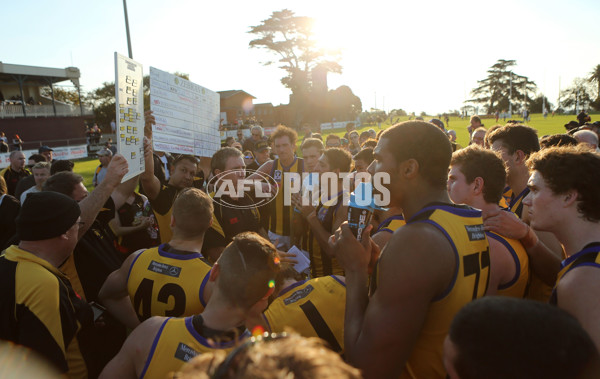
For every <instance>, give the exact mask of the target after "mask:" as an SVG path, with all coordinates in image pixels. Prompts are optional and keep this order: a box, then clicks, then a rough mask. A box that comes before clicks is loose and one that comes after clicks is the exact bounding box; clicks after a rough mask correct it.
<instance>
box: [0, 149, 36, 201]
mask: <svg viewBox="0 0 600 379" xmlns="http://www.w3.org/2000/svg"><path fill="white" fill-rule="evenodd" d="M9 160H10V165H9V166H8V167H7V168H5V169H4V170H2V171H0V176H2V177H3V178H4V180H5V181H6V188H7V193H8V194H9V195H11V196H14V195H15V190H16V189H17V183H18V182H19V180H21V179H22V178H25V177H27V176H29V175H31V172H29V170H27V169H26V168H25V154H23V152H22V151H20V150H15V151H13V152H12V153H10V156H9Z"/></svg>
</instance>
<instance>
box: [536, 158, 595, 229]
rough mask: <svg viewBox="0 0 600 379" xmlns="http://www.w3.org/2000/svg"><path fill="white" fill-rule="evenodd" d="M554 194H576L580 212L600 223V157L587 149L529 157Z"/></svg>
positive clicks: (590, 219)
mask: <svg viewBox="0 0 600 379" xmlns="http://www.w3.org/2000/svg"><path fill="white" fill-rule="evenodd" d="M527 166H528V167H529V169H530V170H535V171H538V172H539V173H540V174H541V175H542V177H543V178H544V181H545V182H546V184H548V186H549V187H550V189H551V190H552V192H554V193H555V194H563V193H566V192H567V191H569V190H573V189H574V190H576V191H577V201H578V204H577V209H578V210H579V212H580V213H581V214H583V216H584V217H585V218H586V219H587V220H588V221H590V222H598V221H600V192H598V189H599V188H600V155H598V154H596V153H594V152H591V151H589V150H587V149H586V147H584V146H567V147H550V148H548V149H543V150H540V151H539V152H538V153H535V154H533V155H531V157H529V159H528V160H527Z"/></svg>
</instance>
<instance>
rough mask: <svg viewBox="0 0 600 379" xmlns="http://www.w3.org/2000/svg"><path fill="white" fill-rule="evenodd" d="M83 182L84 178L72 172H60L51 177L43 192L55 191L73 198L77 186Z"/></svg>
mask: <svg viewBox="0 0 600 379" xmlns="http://www.w3.org/2000/svg"><path fill="white" fill-rule="evenodd" d="M81 182H83V176H81V175H79V174H76V173H74V172H71V171H62V172H58V173H56V174H54V175H52V176H51V177H49V178H48V179H47V180H46V181H45V182H44V185H43V186H42V191H54V192H59V193H62V194H63V195H67V196H69V197H73V191H74V190H75V186H76V185H78V184H79V183H81Z"/></svg>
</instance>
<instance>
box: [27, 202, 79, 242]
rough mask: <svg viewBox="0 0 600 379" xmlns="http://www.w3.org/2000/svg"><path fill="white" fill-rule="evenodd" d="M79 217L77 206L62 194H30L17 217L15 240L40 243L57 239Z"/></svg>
mask: <svg viewBox="0 0 600 379" xmlns="http://www.w3.org/2000/svg"><path fill="white" fill-rule="evenodd" d="M80 215H81V210H80V209H79V204H77V202H76V201H75V200H73V199H71V198H70V197H68V196H66V195H63V194H62V193H58V192H52V191H44V192H37V193H30V194H29V195H28V196H27V201H25V202H24V203H23V205H22V206H21V211H20V212H19V215H18V216H17V219H16V222H17V225H16V226H17V238H18V239H19V240H21V241H40V240H45V239H50V238H54V237H58V236H60V235H61V234H64V233H65V232H66V231H67V230H69V229H70V228H71V227H72V226H73V225H74V224H75V222H76V221H77V219H78V218H79V216H80Z"/></svg>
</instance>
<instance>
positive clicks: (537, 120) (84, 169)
mask: <svg viewBox="0 0 600 379" xmlns="http://www.w3.org/2000/svg"><path fill="white" fill-rule="evenodd" d="M431 118H433V117H432V116H428V117H424V119H425V120H426V121H428V120H430V119H431ZM513 119H515V120H522V119H521V118H519V117H513ZM406 120H408V116H405V117H400V119H399V120H398V121H406ZM571 120H575V116H573V115H560V116H558V115H557V116H554V117H552V116H548V117H547V118H546V119H544V117H543V116H542V114H533V115H531V121H529V122H527V123H526V125H529V126H531V127H532V128H535V129H537V130H538V135H539V136H540V137H541V136H545V135H548V134H557V133H564V132H565V127H564V125H565V124H566V123H568V122H569V121H571ZM394 121H396V119H394ZM495 121H496V120H495V119H494V118H489V119H482V122H483V124H484V125H485V127H487V128H489V127H490V126H493V125H495ZM499 122H500V123H501V124H504V123H503V121H502V119H500V120H499ZM468 125H469V119H468V118H466V119H461V118H460V117H450V121H449V127H448V128H449V129H454V130H455V131H456V141H457V142H458V143H459V144H460V145H461V146H467V145H468V144H469V133H468V132H467V126H468ZM389 126H390V121H389V120H387V121H386V122H384V123H382V125H381V128H382V129H386V128H388V127H389ZM371 128H373V129H375V131H378V130H379V129H378V127H377V124H375V125H365V126H363V127H361V128H359V129H358V132H359V133H361V132H363V131H365V130H369V129H371ZM333 133H334V134H337V135H339V136H340V137H341V136H343V135H344V134H345V133H346V131H345V130H337V131H335V132H333ZM327 134H331V133H326V134H324V135H323V139H325V137H326V136H327ZM300 137H302V136H300ZM301 140H302V138H299V141H298V146H299V145H300V142H301ZM298 150H299V149H298ZM99 164H100V162H99V161H98V159H95V158H94V159H87V160H80V161H77V162H75V172H76V173H78V174H80V175H82V176H83V178H84V184H85V186H86V187H87V189H88V191H91V190H92V178H93V177H94V170H95V169H96V167H97V166H98V165H99Z"/></svg>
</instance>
